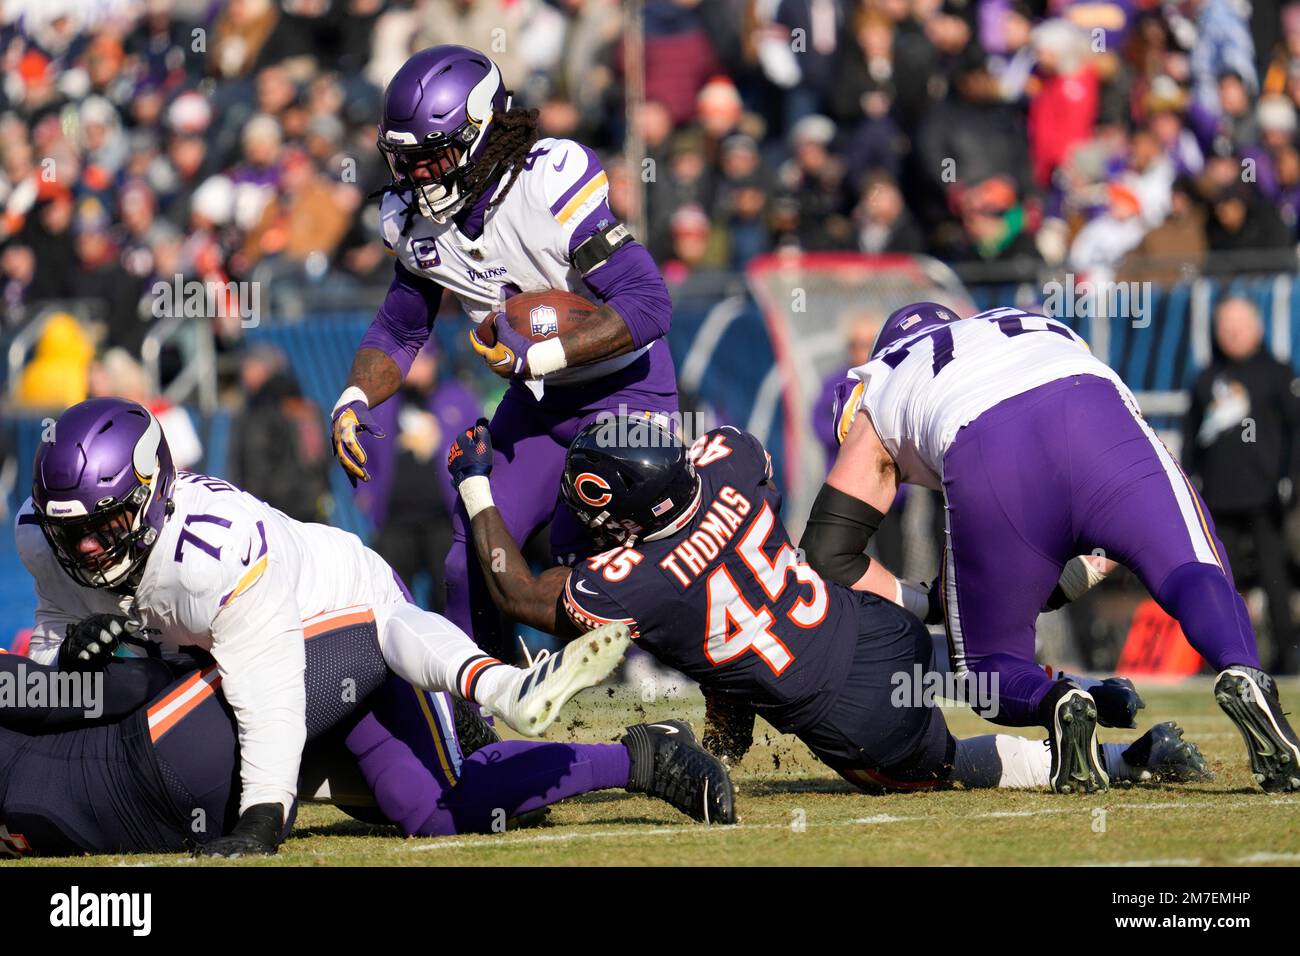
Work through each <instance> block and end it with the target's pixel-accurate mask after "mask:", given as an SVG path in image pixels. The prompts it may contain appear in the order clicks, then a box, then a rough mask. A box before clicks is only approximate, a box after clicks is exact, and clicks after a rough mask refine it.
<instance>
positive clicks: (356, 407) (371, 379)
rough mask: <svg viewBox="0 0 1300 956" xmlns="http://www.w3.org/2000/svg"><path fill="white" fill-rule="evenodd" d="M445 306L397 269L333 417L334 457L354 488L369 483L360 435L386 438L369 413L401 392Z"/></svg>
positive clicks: (436, 289)
mask: <svg viewBox="0 0 1300 956" xmlns="http://www.w3.org/2000/svg"><path fill="white" fill-rule="evenodd" d="M441 301H442V288H441V287H440V286H438V285H437V284H436V283H433V282H430V281H429V280H428V279H423V278H421V277H419V276H416V275H413V274H412V273H411V272H408V271H407V270H406V268H405V267H404V266H402V264H401V263H400V262H399V263H398V264H397V270H396V275H395V276H394V277H393V282H392V284H391V285H390V286H389V287H388V293H387V295H385V297H384V302H383V304H382V305H381V306H380V307H379V312H378V313H376V315H375V320H374V321H373V322H372V323H371V324H370V328H369V329H368V330H366V334H365V336H364V337H363V338H362V339H361V345H360V346H359V347H358V348H357V352H356V355H355V356H353V359H352V369H351V371H349V372H348V381H347V385H346V386H345V387H344V389H343V393H342V394H341V395H340V396H339V400H338V401H337V402H335V403H334V411H333V414H332V415H331V431H332V436H331V437H332V442H331V444H332V447H333V449H334V456H335V457H336V458H337V459H338V460H339V464H340V465H341V466H342V467H343V470H344V471H345V472H347V475H348V479H349V480H350V481H351V482H352V484H353V486H354V487H355V486H356V483H357V482H358V481H369V480H370V473H369V472H368V471H367V470H366V452H365V449H364V448H362V447H361V443H360V441H359V440H358V435H359V434H360V433H361V432H370V433H371V434H372V435H374V436H375V437H376V438H383V437H384V433H383V431H381V430H380V429H379V427H378V425H377V424H376V422H375V419H374V417H373V416H372V415H371V414H370V409H372V408H374V407H375V406H376V405H379V404H380V403H381V402H384V401H387V400H388V399H389V398H391V397H392V396H393V395H394V394H396V392H397V390H398V389H399V388H401V387H402V380H403V379H404V378H405V377H406V373H407V372H408V371H410V368H411V363H412V362H414V361H415V356H416V354H417V353H418V352H419V351H420V349H421V348H423V346H424V343H425V342H427V341H428V340H429V333H430V332H431V331H432V330H433V320H434V318H435V317H436V316H437V314H438V306H439V304H440V303H441Z"/></svg>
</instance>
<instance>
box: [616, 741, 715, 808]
mask: <svg viewBox="0 0 1300 956" xmlns="http://www.w3.org/2000/svg"><path fill="white" fill-rule="evenodd" d="M621 742H622V744H623V746H624V747H626V748H627V752H628V754H629V756H630V758H631V764H632V768H631V772H630V773H629V774H628V783H627V790H628V793H645V794H649V795H650V796H652V797H658V798H659V799H660V800H664V801H666V802H667V803H670V804H672V805H673V806H674V807H676V808H677V809H678V810H680V811H682V813H684V814H686V815H687V816H688V817H690V818H691V819H693V820H698V821H700V822H701V823H735V822H736V800H735V790H734V789H733V788H732V785H731V777H730V776H729V775H728V774H727V768H726V767H725V766H723V763H722V761H721V760H719V759H718V758H717V757H715V756H713V755H712V754H711V753H709V752H708V751H707V750H705V749H704V748H703V747H701V746H700V744H699V742H698V741H697V740H696V739H695V732H694V731H692V730H691V725H690V724H688V723H687V722H686V721H684V720H663V721H660V722H659V723H655V724H637V725H635V726H633V727H629V728H628V729H627V734H625V735H624V737H623V739H622V741H621Z"/></svg>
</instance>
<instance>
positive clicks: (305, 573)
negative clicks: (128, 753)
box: [16, 398, 628, 833]
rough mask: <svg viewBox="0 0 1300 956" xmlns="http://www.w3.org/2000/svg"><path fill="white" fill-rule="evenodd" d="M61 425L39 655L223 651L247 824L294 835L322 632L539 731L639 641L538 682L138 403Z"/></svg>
mask: <svg viewBox="0 0 1300 956" xmlns="http://www.w3.org/2000/svg"><path fill="white" fill-rule="evenodd" d="M53 431H54V434H53V437H52V440H50V441H47V442H45V443H43V444H42V445H41V447H40V449H39V450H38V451H37V454H36V460H35V464H34V480H33V482H32V496H31V498H30V499H28V501H27V502H26V503H25V504H24V505H23V507H22V509H21V510H20V512H19V514H18V518H17V528H16V531H17V538H18V550H19V552H20V554H21V556H22V559H23V562H24V564H25V565H26V566H27V569H28V571H29V572H30V573H31V575H32V577H33V579H34V580H35V582H36V591H37V612H36V626H35V630H34V632H33V634H32V639H31V644H30V653H31V655H32V657H33V658H34V659H36V660H37V661H38V662H40V663H47V664H48V663H54V662H56V661H57V662H58V663H59V664H61V665H62V666H64V667H65V668H68V669H93V668H96V667H99V666H102V665H103V663H104V662H105V661H106V660H107V659H108V657H109V656H110V655H111V654H112V653H113V651H114V649H115V648H116V646H117V645H118V644H119V643H121V642H122V640H123V639H125V638H127V637H129V636H131V634H132V633H135V632H138V633H139V634H140V635H143V636H145V637H147V638H149V639H152V640H154V641H157V642H160V643H162V644H164V645H167V646H173V647H176V646H183V645H196V646H198V647H200V648H203V649H204V650H207V651H210V652H211V654H212V656H213V657H214V658H215V660H216V664H217V672H218V673H219V674H220V675H221V677H222V680H223V687H224V690H225V699H226V700H227V702H228V703H229V704H230V707H231V708H232V710H233V711H234V714H235V717H236V719H237V721H238V724H239V744H240V753H241V781H242V789H241V793H240V797H239V806H240V812H241V814H242V815H243V817H241V821H240V826H241V827H245V826H246V827H247V828H249V829H252V830H256V831H257V832H259V833H261V832H269V831H274V832H278V831H279V829H280V827H281V826H282V825H283V823H284V821H285V820H287V819H288V816H289V812H290V809H291V806H292V803H293V799H294V796H295V790H296V785H297V780H298V763H299V757H300V755H301V753H302V747H303V741H304V735H305V724H304V719H305V718H304V712H305V706H306V703H305V699H304V691H303V653H304V651H303V640H304V635H305V634H307V633H308V630H307V628H309V627H316V628H320V627H325V626H326V625H327V624H328V625H329V626H343V625H345V624H346V625H349V626H356V627H363V628H373V629H374V631H375V633H376V635H377V640H378V643H379V647H380V648H381V650H382V652H383V657H384V660H385V661H387V662H388V664H389V666H390V667H391V668H392V669H393V671H394V672H396V673H397V674H398V675H400V676H401V677H402V678H403V679H405V680H407V681H409V682H410V683H411V684H413V685H415V686H417V687H420V688H424V689H427V690H446V691H450V692H452V693H454V694H456V695H457V696H459V697H462V698H464V699H466V700H472V701H475V702H477V703H479V704H482V705H483V706H484V707H486V708H488V709H489V710H490V711H492V712H493V713H494V714H496V715H498V716H500V717H501V718H502V719H504V720H505V721H506V723H508V724H509V725H510V726H511V727H513V728H515V729H516V730H518V731H520V732H521V733H524V734H529V735H536V734H540V733H541V732H542V731H543V730H544V729H545V727H546V726H548V725H549V724H550V723H551V722H552V721H553V720H554V719H555V717H556V716H557V713H558V710H559V708H560V707H561V706H563V704H564V702H565V701H567V700H568V699H569V698H570V697H572V696H573V694H575V693H577V692H578V691H579V690H581V689H582V688H584V687H588V686H590V685H591V684H594V683H596V682H597V681H599V680H601V679H603V678H604V677H605V676H606V675H607V674H609V672H610V671H611V670H612V669H613V668H614V667H616V666H617V664H618V661H619V660H620V659H621V657H622V653H623V650H624V648H625V647H626V644H627V640H628V638H627V635H625V634H620V633H618V631H617V629H606V630H605V631H603V632H601V633H600V634H597V635H592V636H591V638H589V639H584V640H583V641H582V642H580V644H579V645H575V646H574V647H573V648H572V649H571V651H570V652H568V653H565V654H563V655H560V656H557V657H553V658H551V659H549V660H542V661H538V662H537V663H536V664H535V665H534V666H531V667H530V668H528V669H526V670H525V669H520V668H515V667H511V666H508V665H505V664H502V663H501V662H500V661H497V660H495V659H493V658H491V657H489V656H488V655H486V654H484V653H483V652H482V651H481V650H480V649H479V648H478V647H477V646H476V645H475V644H474V642H473V641H471V640H470V639H469V637H467V636H466V635H465V634H464V633H463V632H462V631H461V630H460V629H459V628H457V627H456V626H455V625H454V624H452V623H451V622H450V621H447V620H446V619H445V618H442V617H440V616H438V615H436V614H433V613H431V612H428V611H423V610H421V609H420V608H418V607H416V606H415V605H414V604H412V603H410V601H409V600H408V599H407V596H406V595H405V594H404V593H403V588H402V586H401V585H400V584H399V582H398V581H397V579H396V577H395V576H394V574H393V572H392V570H391V569H390V568H389V567H388V565H386V564H385V563H384V562H383V559H381V558H380V557H379V555H377V554H375V553H374V552H373V551H371V550H369V549H368V548H366V547H365V546H364V545H362V543H361V541H360V540H359V539H358V538H357V537H356V536H355V535H352V534H348V533H346V532H344V531H340V530H338V529H336V528H330V527H327V526H325V525H318V524H305V523H302V522H298V521H294V520H292V519H290V518H287V517H286V516H285V515H284V514H282V513H281V512H279V511H277V510H275V509H274V508H272V507H270V506H269V505H267V504H266V503H265V502H263V501H260V500H258V499H257V498H254V497H253V496H252V495H249V494H246V493H245V492H243V491H240V490H239V489H238V488H235V487H233V486H232V485H229V484H227V483H226V482H224V481H220V480H218V479H215V478H209V477H207V476H204V475H198V474H190V473H187V472H177V471H176V469H175V468H174V467H173V466H172V458H171V452H170V451H169V450H168V447H167V441H166V439H165V438H164V437H163V433H162V429H161V427H160V426H159V424H158V421H157V419H156V418H154V417H153V416H152V415H151V414H150V413H149V412H148V411H147V410H146V409H145V408H143V407H142V406H140V405H138V404H136V403H135V402H130V401H125V400H123V399H116V398H106V399H92V400H90V401H87V402H82V403H81V404H79V405H75V406H73V407H72V408H70V409H68V410H67V411H66V412H64V413H63V414H62V415H61V416H60V417H59V419H58V421H57V422H56V423H55V425H54V429H53ZM304 622H311V623H310V624H304ZM244 817H246V818H247V822H245V819H243V818H244ZM277 821H278V822H277Z"/></svg>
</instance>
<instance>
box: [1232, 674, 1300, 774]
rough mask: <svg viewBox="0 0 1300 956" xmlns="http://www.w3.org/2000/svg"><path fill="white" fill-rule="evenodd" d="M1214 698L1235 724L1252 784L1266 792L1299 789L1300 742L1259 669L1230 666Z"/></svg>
mask: <svg viewBox="0 0 1300 956" xmlns="http://www.w3.org/2000/svg"><path fill="white" fill-rule="evenodd" d="M1214 699H1215V700H1217V701H1218V702H1219V706H1220V707H1221V708H1223V712H1224V713H1225V714H1227V715H1228V717H1229V719H1231V721H1232V722H1233V723H1234V724H1236V725H1237V729H1238V730H1239V731H1241V736H1242V739H1244V740H1245V741H1246V752H1247V753H1248V754H1249V755H1250V769H1251V771H1252V772H1253V773H1254V774H1255V781H1256V782H1257V783H1258V784H1259V785H1260V786H1261V787H1262V788H1263V789H1264V790H1266V791H1268V792H1269V793H1282V792H1284V791H1289V790H1300V741H1298V740H1297V739H1296V734H1295V731H1294V730H1292V729H1291V725H1290V724H1289V723H1287V720H1286V714H1284V713H1283V711H1282V705H1281V703H1279V702H1278V699H1277V684H1275V683H1274V682H1273V678H1271V677H1269V676H1268V675H1267V674H1265V673H1264V672H1263V671H1262V670H1259V669H1258V668H1255V667H1246V666H1244V665H1239V664H1234V665H1233V666H1232V667H1229V668H1228V669H1227V670H1225V671H1223V672H1222V673H1221V674H1219V676H1218V678H1217V679H1216V680H1215V682H1214Z"/></svg>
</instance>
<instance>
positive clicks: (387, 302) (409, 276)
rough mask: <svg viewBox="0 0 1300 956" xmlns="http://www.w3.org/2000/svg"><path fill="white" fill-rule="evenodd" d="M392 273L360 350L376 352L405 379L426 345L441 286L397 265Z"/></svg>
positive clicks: (438, 301) (399, 264)
mask: <svg viewBox="0 0 1300 956" xmlns="http://www.w3.org/2000/svg"><path fill="white" fill-rule="evenodd" d="M394 272H395V274H394V276H393V282H392V284H391V285H390V286H389V287H388V294H387V295H385V296H384V302H383V304H382V305H381V306H380V307H379V312H378V313H377V314H376V315H375V320H374V321H373V322H371V323H370V328H368V329H367V330H366V334H365V335H364V336H363V337H362V339H361V345H360V348H371V349H379V351H381V352H383V353H385V354H386V355H387V356H388V357H389V358H391V359H392V360H393V361H394V362H395V363H396V364H397V367H398V368H399V369H401V370H402V377H403V378H405V377H406V373H407V372H409V371H410V370H411V363H412V362H414V361H415V356H416V353H418V352H419V351H420V349H421V348H423V347H424V343H425V342H427V341H429V333H430V332H431V331H432V330H433V320H434V319H435V318H436V317H437V315H438V306H439V305H440V304H441V302H442V286H440V285H438V284H437V283H436V282H433V281H431V280H429V279H425V278H422V277H420V276H417V275H415V274H414V273H412V272H411V271H410V270H408V269H407V268H406V267H405V266H404V265H402V264H401V263H400V262H399V263H397V264H396V266H395V269H394Z"/></svg>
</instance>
